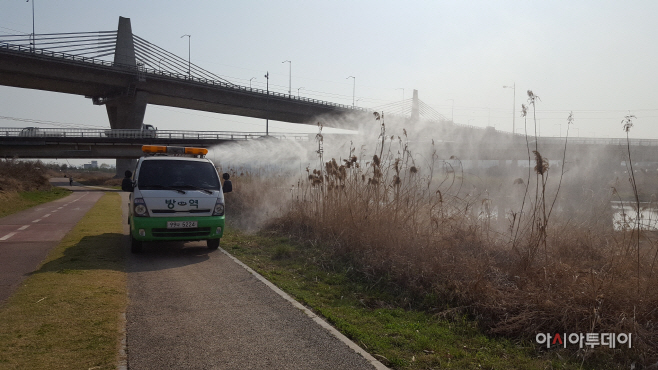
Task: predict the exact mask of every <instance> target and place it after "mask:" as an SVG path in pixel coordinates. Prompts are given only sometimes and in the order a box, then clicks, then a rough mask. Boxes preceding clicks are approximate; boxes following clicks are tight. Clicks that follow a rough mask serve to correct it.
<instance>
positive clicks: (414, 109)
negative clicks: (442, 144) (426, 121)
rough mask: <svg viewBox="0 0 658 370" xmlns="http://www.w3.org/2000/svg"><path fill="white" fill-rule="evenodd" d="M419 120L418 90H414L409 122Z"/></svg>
mask: <svg viewBox="0 0 658 370" xmlns="http://www.w3.org/2000/svg"><path fill="white" fill-rule="evenodd" d="M418 120H420V109H419V104H418V90H415V89H414V97H413V99H411V122H414V123H415V122H418Z"/></svg>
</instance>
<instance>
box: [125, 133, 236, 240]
mask: <svg viewBox="0 0 658 370" xmlns="http://www.w3.org/2000/svg"><path fill="white" fill-rule="evenodd" d="M142 150H143V151H144V152H145V154H147V155H145V156H143V157H141V158H140V159H139V160H138V162H137V165H136V167H135V171H134V173H133V174H132V179H131V180H132V181H128V182H127V183H126V185H122V189H123V190H124V191H130V192H132V194H131V195H130V206H129V217H128V222H129V223H130V234H131V251H132V252H133V253H139V252H141V251H142V245H143V242H146V241H165V240H180V241H191V240H206V243H207V246H208V248H209V249H211V250H215V249H217V248H219V244H220V240H221V238H222V235H223V234H224V222H225V215H224V193H225V192H230V191H231V190H232V189H231V188H232V185H231V182H230V180H229V175H228V174H224V175H223V178H224V180H225V181H224V185H222V183H221V181H220V178H219V176H218V174H217V170H216V169H215V165H214V164H213V163H212V161H210V159H207V158H204V155H205V154H206V153H207V152H208V150H207V149H204V148H181V147H165V146H153V145H145V146H143V147H142Z"/></svg>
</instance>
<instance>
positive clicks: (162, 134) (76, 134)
mask: <svg viewBox="0 0 658 370" xmlns="http://www.w3.org/2000/svg"><path fill="white" fill-rule="evenodd" d="M269 136H270V137H271V138H276V139H286V140H299V141H306V140H309V135H308V134H296V133H280V132H279V133H277V132H274V133H269ZM2 137H10V138H48V139H56V138H107V139H183V140H193V139H197V140H233V141H245V140H256V139H264V138H266V137H267V136H266V134H265V133H264V132H237V131H182V130H156V131H155V132H153V131H143V130H139V129H136V130H133V129H114V130H112V129H82V128H40V127H25V128H21V127H0V138H2Z"/></svg>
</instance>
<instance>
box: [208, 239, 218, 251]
mask: <svg viewBox="0 0 658 370" xmlns="http://www.w3.org/2000/svg"><path fill="white" fill-rule="evenodd" d="M206 245H207V246H208V249H210V250H211V251H214V250H217V248H219V239H208V240H206Z"/></svg>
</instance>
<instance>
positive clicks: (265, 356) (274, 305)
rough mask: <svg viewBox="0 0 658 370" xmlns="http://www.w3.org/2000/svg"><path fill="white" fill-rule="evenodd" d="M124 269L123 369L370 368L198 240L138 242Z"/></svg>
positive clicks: (345, 346) (349, 350) (300, 312)
mask: <svg viewBox="0 0 658 370" xmlns="http://www.w3.org/2000/svg"><path fill="white" fill-rule="evenodd" d="M125 195H126V194H125V193H124V202H123V203H124V212H125V208H126V207H125V204H126V203H127V198H126V197H125ZM126 230H127V229H126ZM126 243H128V238H126ZM127 248H128V245H126V249H127ZM128 271H129V274H128V296H129V306H128V312H127V315H126V318H127V327H126V329H127V355H128V368H129V369H130V370H140V369H240V370H243V369H287V370H288V369H350V370H359V369H374V368H375V367H374V366H373V365H372V364H371V363H370V362H369V361H367V360H366V359H365V358H364V357H362V356H361V355H359V354H357V353H356V352H355V351H354V350H352V349H351V348H349V347H348V345H347V344H345V343H344V342H342V341H340V340H338V339H337V338H336V337H335V336H333V335H332V334H330V332H329V331H328V330H326V329H325V328H323V327H321V326H320V325H318V324H317V323H316V322H314V321H313V319H311V318H310V317H309V316H307V315H306V314H305V313H304V312H303V311H302V310H300V309H299V308H297V307H295V306H293V305H292V304H291V303H290V302H288V301H287V300H285V299H284V298H282V297H281V296H280V295H278V294H277V293H275V292H274V291H273V290H272V289H271V288H269V287H268V286H267V285H266V284H264V283H263V282H262V281H261V280H259V279H258V278H257V277H256V276H254V275H253V274H251V273H250V272H248V271H247V270H246V269H245V268H243V267H242V266H240V265H239V264H237V263H236V262H234V261H233V260H232V259H231V258H230V257H229V256H227V255H226V254H224V253H222V251H221V250H218V251H212V252H211V251H208V250H207V249H206V247H205V243H203V242H194V243H159V244H154V243H146V244H145V245H144V253H142V254H139V255H131V257H130V258H129V261H128ZM380 365H381V364H380ZM380 368H383V366H382V367H380Z"/></svg>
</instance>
